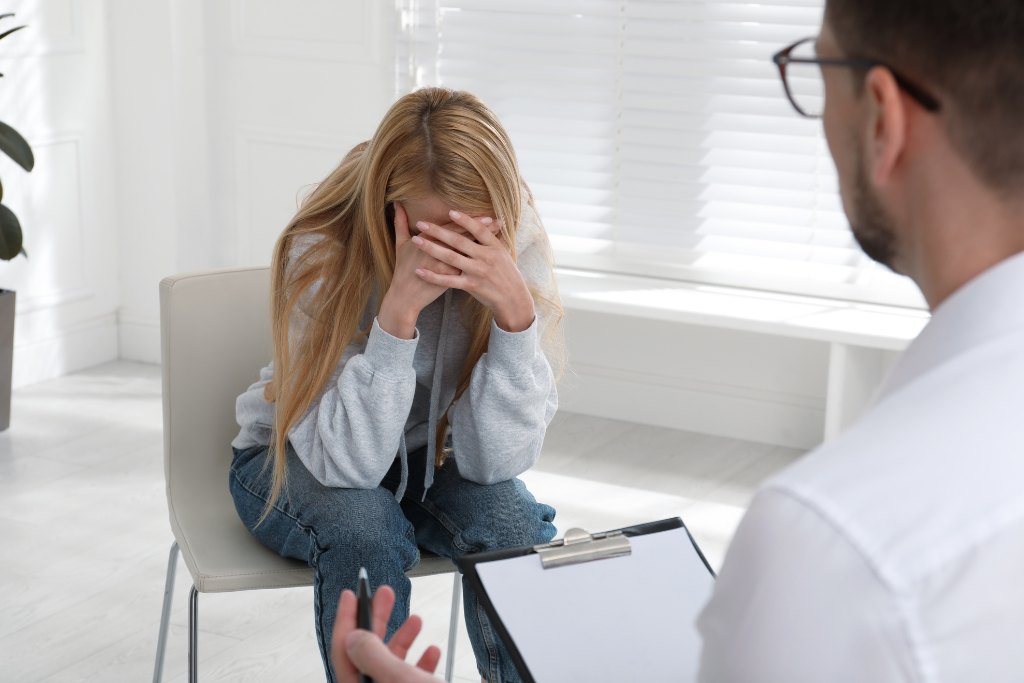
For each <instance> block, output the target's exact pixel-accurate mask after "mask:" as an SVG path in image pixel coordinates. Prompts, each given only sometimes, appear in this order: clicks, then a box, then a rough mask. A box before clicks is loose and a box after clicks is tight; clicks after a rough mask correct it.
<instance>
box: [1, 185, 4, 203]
mask: <svg viewBox="0 0 1024 683" xmlns="http://www.w3.org/2000/svg"><path fill="white" fill-rule="evenodd" d="M3 200H4V184H3V183H0V202H2V201H3Z"/></svg>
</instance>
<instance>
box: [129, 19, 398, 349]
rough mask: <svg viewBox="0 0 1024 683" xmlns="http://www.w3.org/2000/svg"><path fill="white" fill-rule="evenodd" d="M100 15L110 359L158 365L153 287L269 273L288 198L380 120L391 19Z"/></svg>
mask: <svg viewBox="0 0 1024 683" xmlns="http://www.w3.org/2000/svg"><path fill="white" fill-rule="evenodd" d="M110 3H111V7H112V12H111V24H112V35H113V36H114V40H113V51H114V55H115V62H114V63H115V68H114V74H115V76H114V81H115V88H114V93H115V100H114V102H115V104H114V109H115V110H116V112H117V116H118V133H119V134H118V167H119V172H120V174H121V175H120V178H119V186H118V187H119V190H120V195H119V209H120V214H119V236H120V244H121V246H122V252H123V253H122V257H121V291H122V297H121V308H120V310H119V332H120V355H121V357H122V358H128V359H133V360H142V361H147V362H159V358H160V347H159V337H158V333H159V302H158V296H157V291H158V290H157V285H158V283H159V281H160V279H161V278H163V277H165V276H166V275H169V274H172V273H176V272H183V271H188V270H195V269H202V268H211V267H224V266H234V265H258V264H267V263H269V262H270V254H271V249H272V247H273V243H274V240H275V239H276V237H277V235H278V234H279V233H280V231H281V229H282V228H284V226H285V224H286V223H287V221H288V219H289V218H290V217H291V215H292V214H293V213H294V211H295V208H296V195H297V193H298V192H299V190H300V189H301V188H302V187H303V186H306V185H308V184H310V183H314V182H316V181H318V180H320V179H321V178H323V177H324V176H325V175H326V174H327V173H328V172H329V171H330V170H331V169H332V168H333V167H334V166H335V165H336V164H337V163H338V162H339V161H340V160H341V157H342V156H343V155H344V154H345V152H346V151H348V150H349V149H350V148H351V147H352V146H353V145H354V144H356V143H357V142H359V141H361V140H364V139H367V138H368V137H369V136H370V135H371V134H372V132H373V129H374V127H375V126H376V123H377V121H378V120H379V119H380V117H381V116H382V115H383V113H384V111H386V109H387V107H388V106H389V105H390V103H391V100H392V98H393V94H394V76H393V64H394V57H393V51H394V47H393V38H392V36H393V34H394V21H395V20H396V19H395V17H394V16H393V8H392V6H391V5H390V4H388V3H386V2H380V1H378V0H315V1H312V0H311V1H307V2H303V3H302V4H301V5H290V6H287V7H286V6H282V5H281V4H280V3H275V2H271V1H270V0H232V1H231V2H216V3H203V2H201V0H178V1H170V0H110ZM140 27H144V30H140Z"/></svg>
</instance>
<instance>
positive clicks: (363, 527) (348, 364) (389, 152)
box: [230, 88, 561, 683]
mask: <svg viewBox="0 0 1024 683" xmlns="http://www.w3.org/2000/svg"><path fill="white" fill-rule="evenodd" d="M271 288H272V292H273V294H272V301H271V307H272V318H273V333H274V357H273V360H272V362H271V364H270V365H268V366H267V367H266V368H264V369H263V371H262V372H261V373H260V381H259V382H257V383H255V384H253V385H252V386H251V387H250V388H249V390H248V391H247V392H246V393H244V394H242V395H241V396H239V398H238V402H237V407H236V410H237V418H238V422H239V424H240V425H241V427H242V429H241V432H240V433H239V435H238V437H237V438H236V439H235V440H234V442H232V446H233V448H234V454H235V456H234V462H233V463H232V467H231V475H230V486H231V492H232V495H233V496H234V500H235V505H236V507H237V509H238V513H239V515H240V516H241V518H242V520H243V521H244V522H245V524H246V526H247V527H248V528H249V530H250V531H251V532H252V533H253V534H254V535H255V536H256V538H258V539H259V540H260V541H261V542H263V543H264V544H265V545H267V546H268V547H270V548H272V549H273V550H275V551H277V552H279V553H281V554H282V555H284V556H287V557H294V558H297V559H301V560H304V561H307V562H309V565H310V566H311V567H312V568H313V569H314V572H315V584H314V596H315V600H314V614H315V619H316V633H317V638H318V640H319V643H320V651H321V655H322V656H323V659H324V665H325V667H326V669H327V674H328V679H329V680H331V681H335V680H336V678H335V674H334V672H333V671H332V670H331V665H330V660H329V651H330V642H331V633H332V630H333V624H334V621H335V613H336V611H337V607H338V600H339V597H340V596H341V593H342V591H343V590H344V589H346V588H354V587H355V585H356V576H357V573H358V571H359V568H360V567H366V568H367V569H368V571H369V574H370V578H371V582H372V583H373V584H374V586H375V587H376V586H381V585H389V586H391V587H393V588H394V589H395V592H396V593H397V603H396V608H395V610H394V612H393V613H392V614H391V619H390V622H389V625H388V636H390V635H391V634H392V633H393V632H394V631H395V630H396V629H397V628H398V626H399V625H401V624H402V623H403V622H404V621H405V620H406V618H407V616H408V613H409V595H410V583H409V580H408V579H407V578H406V576H405V571H406V570H407V569H409V568H411V567H412V566H413V565H415V564H416V563H417V561H418V559H419V550H418V548H426V549H428V550H430V551H432V552H435V553H437V554H439V555H442V556H444V557H449V558H452V557H457V556H459V555H463V554H465V553H473V552H479V551H483V550H494V549H498V548H505V547H511V546H517V545H528V544H537V543H544V542H546V541H549V540H550V539H551V538H552V537H553V536H554V533H555V528H554V526H553V525H552V523H551V522H552V520H553V519H554V516H555V511H554V510H553V509H552V508H551V507H549V506H547V505H543V504H540V503H538V502H537V501H536V500H535V499H534V497H533V496H532V495H531V494H530V492H529V491H528V490H527V489H526V486H525V485H524V484H523V483H522V482H521V481H520V480H518V479H516V476H517V475H519V474H521V473H522V472H524V471H526V470H527V469H529V468H530V467H531V466H532V465H533V464H534V463H535V462H536V460H537V457H538V455H539V454H540V449H541V444H542V442H543V440H544V432H545V430H546V428H547V425H548V423H549V422H550V420H551V418H552V416H553V415H554V412H555V409H556V408H557V404H558V399H557V394H556V391H555V373H554V371H553V369H552V366H555V368H556V369H557V367H558V365H559V359H560V347H559V344H558V339H559V334H558V333H559V328H558V324H559V319H560V317H561V307H560V304H559V299H558V293H557V290H556V288H555V284H554V277H553V273H552V264H551V258H550V247H549V245H548V240H547V236H546V234H545V233H544V228H543V226H542V225H541V222H540V220H539V219H538V217H537V213H536V211H535V210H534V207H533V203H532V199H531V197H530V193H529V190H528V189H527V188H526V185H525V184H524V183H523V181H522V179H521V177H520V175H519V170H518V166H517V164H516V158H515V153H514V151H513V149H512V145H511V143H510V141H509V138H508V135H507V134H506V132H505V130H504V128H503V127H502V126H501V124H500V123H499V121H498V120H497V118H496V117H495V115H494V113H493V112H492V111H491V110H490V109H488V108H487V107H486V106H485V105H484V104H483V103H482V102H480V101H479V100H478V99H476V98H475V97H474V96H472V95H470V94H468V93H462V92H452V91H449V90H444V89H440V88H428V89H424V90H420V91H418V92H415V93H412V94H410V95H407V96H405V97H403V98H402V99H400V100H399V101H398V102H397V103H396V104H395V105H394V106H393V107H392V108H391V110H390V111H389V112H388V113H387V115H386V116H385V117H384V120H383V122H382V123H381V124H380V127H379V128H378V129H377V131H376V133H375V134H374V136H373V138H372V139H371V140H369V141H368V142H366V143H363V144H361V145H359V146H358V147H356V148H355V149H353V150H352V151H351V152H350V153H349V154H348V155H347V156H346V157H345V159H344V160H343V161H342V162H341V164H340V165H339V166H338V167H337V168H336V169H335V170H334V171H333V172H332V173H331V174H330V175H329V176H328V177H327V178H326V179H325V180H324V181H323V182H322V183H320V184H319V185H318V186H317V187H316V189H315V190H314V191H313V192H312V193H311V194H310V195H309V197H308V198H306V199H305V201H304V202H303V204H302V207H301V208H300V210H299V212H298V214H297V215H296V216H295V218H293V219H292V221H291V223H290V224H289V225H288V227H287V228H286V229H285V231H284V232H283V233H282V235H281V237H280V238H279V240H278V242H277V246H276V248H275V250H274V257H273V269H272V287H271ZM465 615H466V625H467V628H468V630H469V634H470V640H471V641H472V643H473V649H474V652H475V654H476V659H477V665H478V667H479V670H480V673H481V675H482V676H483V677H484V679H485V680H487V681H490V682H491V683H498V682H499V681H518V680H519V677H518V675H517V674H516V672H515V668H514V666H513V665H512V663H511V661H510V660H509V657H508V655H507V653H506V652H505V650H504V648H503V647H502V645H501V643H500V642H499V641H498V639H497V638H496V636H495V634H494V632H493V630H492V629H491V628H490V627H489V625H488V624H487V621H486V617H485V616H484V614H483V610H482V609H481V608H480V607H479V604H478V602H477V600H476V597H475V596H474V595H473V593H472V591H471V590H470V589H469V586H468V585H466V592H465Z"/></svg>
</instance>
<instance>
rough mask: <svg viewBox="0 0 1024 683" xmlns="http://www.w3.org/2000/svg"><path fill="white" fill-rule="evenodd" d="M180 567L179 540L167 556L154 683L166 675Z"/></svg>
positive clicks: (172, 545)
mask: <svg viewBox="0 0 1024 683" xmlns="http://www.w3.org/2000/svg"><path fill="white" fill-rule="evenodd" d="M177 568H178V542H177V541H175V542H174V543H172V544H171V553H170V556H169V557H168V558H167V581H166V583H165V584H164V608H163V611H162V612H160V635H159V636H157V641H156V664H155V665H154V667H153V683H160V681H161V680H162V679H163V677H164V655H165V654H166V653H167V630H168V627H169V626H170V623H171V599H172V598H173V597H174V573H175V570H176V569H177Z"/></svg>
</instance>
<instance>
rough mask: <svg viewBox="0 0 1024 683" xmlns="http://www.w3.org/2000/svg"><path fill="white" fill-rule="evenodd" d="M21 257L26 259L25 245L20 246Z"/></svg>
mask: <svg viewBox="0 0 1024 683" xmlns="http://www.w3.org/2000/svg"><path fill="white" fill-rule="evenodd" d="M21 255H22V256H24V257H25V258H28V252H27V251H25V245H24V244H23V245H21Z"/></svg>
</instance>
